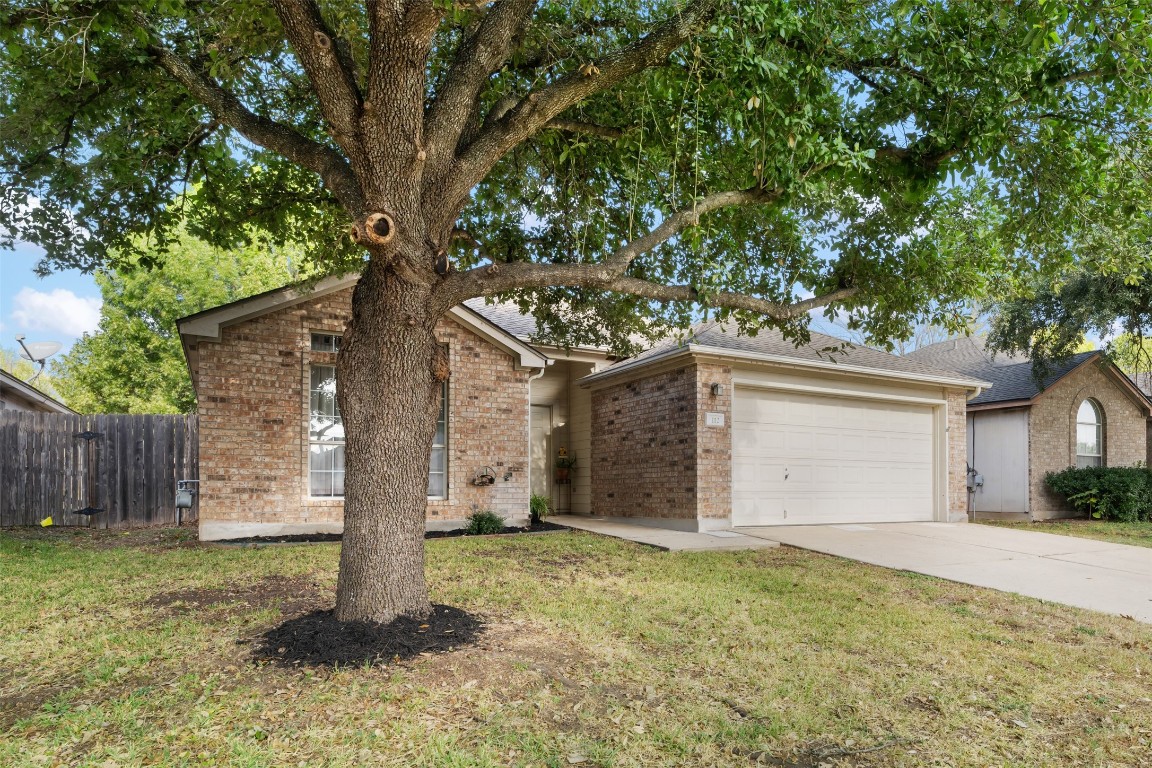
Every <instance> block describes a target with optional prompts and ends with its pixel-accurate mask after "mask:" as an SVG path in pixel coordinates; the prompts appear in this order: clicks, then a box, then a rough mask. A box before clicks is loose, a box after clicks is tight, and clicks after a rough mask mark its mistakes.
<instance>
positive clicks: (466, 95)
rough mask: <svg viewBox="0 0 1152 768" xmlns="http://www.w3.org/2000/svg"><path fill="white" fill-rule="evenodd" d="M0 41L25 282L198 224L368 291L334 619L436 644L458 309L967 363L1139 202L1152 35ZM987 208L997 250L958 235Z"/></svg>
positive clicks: (961, 28)
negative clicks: (923, 338)
mask: <svg viewBox="0 0 1152 768" xmlns="http://www.w3.org/2000/svg"><path fill="white" fill-rule="evenodd" d="M0 9H2V10H0V45H2V46H3V49H2V54H0V94H2V96H0V99H2V102H0V121H2V122H0V145H2V146H0V169H2V171H0V172H2V173H3V179H4V189H3V197H2V199H0V226H2V227H4V228H6V231H7V235H8V236H9V237H20V238H22V239H25V240H30V241H33V242H36V243H39V244H40V245H42V246H43V247H44V248H45V249H46V251H47V257H46V261H45V268H46V269H50V268H53V267H57V266H81V267H94V266H96V265H98V264H100V263H102V262H103V261H104V260H106V259H107V258H109V257H108V255H107V254H108V253H110V252H112V253H117V254H131V253H132V252H133V250H134V249H141V246H140V245H139V244H140V243H141V242H147V247H146V248H143V253H141V254H137V257H138V258H139V259H142V260H145V261H148V260H155V261H158V262H160V261H162V254H163V251H164V248H165V244H166V242H167V239H168V237H169V236H170V233H171V232H173V231H174V230H175V228H176V226H177V224H178V222H180V221H181V220H182V219H184V218H187V220H188V221H189V228H190V229H191V231H193V232H194V233H195V234H197V235H199V236H201V237H204V238H206V239H208V240H209V241H211V242H213V243H215V244H217V245H221V246H229V245H235V244H237V243H239V242H242V241H244V240H245V239H246V238H247V236H248V235H247V233H249V232H251V231H252V228H258V229H262V230H265V231H266V232H267V233H268V236H269V237H271V238H272V240H273V241H297V242H303V243H306V244H307V245H308V247H309V251H310V253H311V255H312V258H313V260H314V261H315V263H316V264H317V265H318V266H319V268H320V269H321V270H323V271H326V272H343V271H347V270H349V269H357V270H360V271H361V278H360V281H359V284H358V286H357V288H356V290H355V293H354V297H353V306H352V319H351V321H350V323H349V325H348V328H347V331H346V336H345V340H344V346H343V350H342V352H341V354H340V358H339V364H338V375H339V381H340V391H339V402H340V407H341V410H342V412H343V414H344V418H345V421H346V428H347V439H348V443H347V467H348V480H347V485H346V493H347V496H346V499H345V507H344V509H345V537H344V546H343V549H342V554H341V565H340V580H339V587H338V594H337V616H338V618H340V619H357V618H371V619H377V620H388V619H390V618H392V617H394V616H396V615H399V614H422V613H425V612H426V611H428V610H429V600H428V593H427V588H426V586H425V581H424V574H423V562H424V561H423V546H422V540H421V534H422V531H423V518H424V505H425V498H424V494H425V486H426V471H427V462H428V456H429V451H430V445H431V439H432V434H433V430H434V424H435V421H436V413H437V398H438V396H439V392H440V382H441V381H442V380H443V379H444V378H445V377H447V376H448V375H449V373H450V372H449V371H448V368H447V365H446V361H445V360H444V359H443V356H442V355H443V353H442V352H441V351H440V347H439V346H438V345H437V343H436V338H435V335H434V328H435V326H436V323H437V320H438V319H439V318H440V317H441V316H442V315H443V314H444V313H445V311H447V310H448V309H449V308H450V307H452V306H453V305H455V304H458V303H459V302H461V301H463V300H465V299H468V298H470V297H477V296H513V297H515V298H517V299H518V300H519V301H521V302H522V303H523V305H524V306H525V307H526V308H533V309H534V311H535V312H537V314H538V315H539V317H540V318H541V321H542V322H543V324H544V327H545V328H548V329H551V330H553V331H557V332H562V331H567V332H569V333H568V335H569V340H580V339H572V338H571V336H572V335H573V334H574V335H579V336H588V335H596V334H605V335H607V336H610V337H614V338H622V337H624V333H625V331H626V330H627V329H628V328H629V327H633V328H635V327H639V326H642V325H643V324H644V323H646V322H647V321H648V320H650V319H663V320H665V321H669V322H680V323H682V322H685V321H687V320H688V319H690V318H691V317H692V315H693V313H694V312H698V311H699V309H700V308H701V307H707V308H709V311H717V312H719V313H721V314H723V315H726V316H731V318H732V319H733V320H734V321H735V322H736V323H737V324H738V325H739V326H740V327H741V328H743V329H744V330H746V331H749V332H754V331H755V329H757V328H759V327H763V326H765V325H773V326H778V327H782V328H784V329H785V331H786V332H788V333H789V334H791V335H792V336H794V337H797V338H801V337H803V335H804V325H805V321H806V320H807V317H808V315H807V313H808V312H809V311H811V310H814V309H817V308H821V307H823V308H825V311H826V312H828V313H830V314H831V313H840V314H841V315H847V317H848V323H849V324H850V325H851V327H853V328H858V329H861V330H863V331H865V332H866V333H868V334H869V335H870V336H871V337H873V338H880V339H884V338H888V337H890V336H899V335H901V334H906V333H907V332H908V328H909V324H910V323H912V322H914V321H917V320H920V321H934V322H937V323H943V324H944V325H946V326H949V325H950V326H953V327H957V326H958V325H959V324H960V323H962V321H963V313H962V311H961V305H962V300H963V299H964V298H966V297H969V296H971V295H974V294H979V293H980V292H981V291H982V290H983V288H984V286H985V285H986V283H987V281H988V280H990V279H993V278H995V277H996V276H997V275H1000V274H1002V273H1003V272H1004V271H1005V270H1008V269H1013V268H1015V267H1017V266H1019V265H1025V266H1030V265H1032V264H1034V263H1036V262H1037V261H1043V262H1044V263H1053V262H1059V261H1061V260H1063V259H1067V258H1068V253H1069V241H1068V237H1067V230H1066V225H1067V223H1068V222H1070V221H1076V220H1082V219H1083V218H1085V217H1089V216H1110V217H1120V216H1133V215H1137V214H1138V213H1139V212H1140V207H1141V206H1142V205H1143V200H1145V199H1146V198H1145V197H1143V195H1144V192H1145V190H1144V189H1142V188H1141V185H1142V184H1143V182H1144V179H1145V176H1144V175H1142V174H1143V171H1142V169H1141V168H1140V167H1139V166H1140V158H1141V157H1142V153H1141V152H1140V151H1139V149H1140V147H1141V146H1142V143H1143V142H1144V140H1145V139H1144V131H1145V129H1146V122H1145V121H1146V116H1147V114H1148V98H1149V96H1148V94H1150V93H1152V88H1149V87H1148V86H1149V82H1148V71H1147V68H1146V62H1147V60H1148V35H1149V26H1148V21H1147V15H1148V7H1147V3H1143V2H1135V1H1132V2H1119V1H1118V0H1100V1H1099V2H1087V1H1084V2H1043V1H1038V0H1025V1H1024V2H1020V3H1014V2H1002V1H1001V0H922V1H919V2H909V1H907V0H817V1H815V2H808V1H804V2H801V1H800V0H655V1H654V2H640V0H570V1H569V2H551V1H550V0H495V1H494V2H486V1H485V0H369V1H368V2H365V3H355V2H350V1H348V0H273V1H272V2H267V3H266V2H261V1H260V0H212V1H206V0H140V1H139V2H119V1H112V0H104V1H102V0H88V1H87V2H84V1H79V0H78V1H76V2H69V1H66V0H55V1H51V2H49V0H3V2H2V3H0ZM177 199H178V200H179V201H180V203H179V204H176V203H174V202H173V201H174V200H177ZM991 199H994V200H995V201H996V202H997V207H996V208H995V210H997V211H999V212H1001V213H1002V215H1000V216H998V217H993V218H989V217H986V216H981V215H975V214H978V206H979V205H980V202H981V201H982V200H991ZM973 243H978V244H980V246H981V247H979V248H973V247H971V246H972V244H973ZM110 249H111V251H110ZM576 310H591V311H592V312H593V314H594V316H596V317H597V318H599V320H598V322H596V323H586V322H578V323H572V324H570V325H566V323H565V321H564V320H563V318H564V317H565V316H574V312H575V311H576ZM578 314H579V315H580V316H581V317H583V316H586V315H587V313H586V312H580V313H578ZM560 335H562V336H563V335H564V334H563V333H561V334H560Z"/></svg>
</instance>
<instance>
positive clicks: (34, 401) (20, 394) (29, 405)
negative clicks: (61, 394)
mask: <svg viewBox="0 0 1152 768" xmlns="http://www.w3.org/2000/svg"><path fill="white" fill-rule="evenodd" d="M0 410H4V411H32V412H36V413H76V411H74V410H72V409H71V408H69V407H68V406H66V405H64V403H62V402H60V401H59V400H56V399H55V398H53V397H49V396H48V395H46V394H44V393H43V392H41V391H40V390H38V389H36V387H34V386H32V385H31V384H29V383H28V382H26V381H21V380H20V379H18V378H16V377H15V376H13V375H12V374H10V373H8V371H0Z"/></svg>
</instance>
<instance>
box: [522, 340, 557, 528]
mask: <svg viewBox="0 0 1152 768" xmlns="http://www.w3.org/2000/svg"><path fill="white" fill-rule="evenodd" d="M555 362H556V361H555V360H553V359H552V358H550V357H549V358H547V359H546V360H545V361H544V367H543V368H541V369H540V372H539V373H536V374H533V375H532V376H529V377H528V498H529V499H531V498H532V382H534V381H536V380H537V379H539V378H540V377H541V376H543V375H544V372H545V371H547V370H548V366H550V365H552V364H553V363H555ZM528 519H529V520H531V519H532V513H531V512H529V513H528Z"/></svg>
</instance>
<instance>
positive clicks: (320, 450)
mask: <svg viewBox="0 0 1152 768" xmlns="http://www.w3.org/2000/svg"><path fill="white" fill-rule="evenodd" d="M308 489H309V493H310V494H311V495H313V496H343V495H344V419H343V418H342V417H341V416H340V406H339V405H337V403H336V366H334V365H314V366H312V383H311V385H310V386H309V388H308Z"/></svg>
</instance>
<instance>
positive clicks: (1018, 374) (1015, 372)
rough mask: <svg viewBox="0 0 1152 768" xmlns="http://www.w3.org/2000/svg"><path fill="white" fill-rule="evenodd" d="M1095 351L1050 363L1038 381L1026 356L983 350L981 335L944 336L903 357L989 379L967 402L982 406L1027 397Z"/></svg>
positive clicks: (1045, 387)
mask: <svg viewBox="0 0 1152 768" xmlns="http://www.w3.org/2000/svg"><path fill="white" fill-rule="evenodd" d="M1098 354H1100V353H1099V352H1081V353H1079V354H1076V355H1073V356H1072V357H1070V358H1068V359H1067V360H1065V361H1063V362H1062V363H1059V364H1057V365H1053V366H1051V368H1050V370H1049V371H1048V374H1047V375H1046V376H1045V377H1044V379H1043V381H1040V382H1037V381H1036V379H1035V378H1034V377H1033V376H1032V363H1031V362H1030V361H1029V360H1027V358H1023V357H1018V356H1012V355H1005V354H1002V353H998V354H993V353H992V352H990V351H988V350H987V349H985V347H984V339H983V337H979V338H978V337H971V336H969V337H966V338H961V339H948V340H947V341H941V342H939V343H937V344H932V345H930V346H927V347H924V348H922V349H918V350H916V351H915V352H910V353H908V354H907V355H905V356H904V358H905V359H907V360H915V361H918V362H921V363H926V364H929V365H935V366H938V367H940V368H944V369H945V370H951V371H955V372H956V373H960V374H964V375H967V376H973V377H975V378H978V379H983V380H984V381H988V382H991V383H992V387H991V388H989V389H987V390H985V391H984V392H981V393H980V396H979V397H974V398H972V399H971V400H969V401H968V403H969V405H983V404H985V403H1003V402H1007V401H1010V400H1031V399H1032V398H1033V397H1035V396H1036V395H1038V394H1040V393H1041V392H1043V391H1044V390H1045V389H1047V388H1048V387H1050V386H1052V385H1053V384H1055V383H1056V382H1057V381H1059V380H1060V379H1061V378H1063V377H1064V376H1065V375H1066V374H1068V373H1069V372H1070V371H1071V370H1072V369H1073V368H1076V367H1078V366H1079V365H1081V364H1082V363H1083V362H1084V361H1086V360H1088V359H1089V358H1091V357H1094V356H1096V355H1098Z"/></svg>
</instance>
